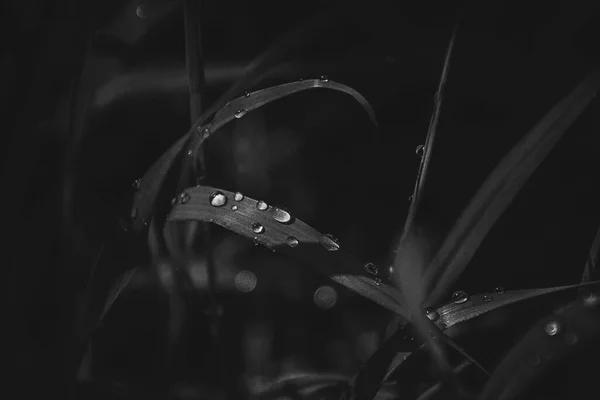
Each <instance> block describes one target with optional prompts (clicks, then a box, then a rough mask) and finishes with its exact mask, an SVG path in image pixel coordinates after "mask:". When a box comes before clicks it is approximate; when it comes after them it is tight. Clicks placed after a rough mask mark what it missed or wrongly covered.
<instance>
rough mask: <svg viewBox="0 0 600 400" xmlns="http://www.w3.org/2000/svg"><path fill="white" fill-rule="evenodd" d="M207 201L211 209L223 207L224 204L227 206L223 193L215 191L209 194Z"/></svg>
mask: <svg viewBox="0 0 600 400" xmlns="http://www.w3.org/2000/svg"><path fill="white" fill-rule="evenodd" d="M208 201H209V202H210V205H211V206H213V207H223V206H224V205H225V204H227V196H225V194H224V193H223V192H220V191H218V190H217V191H214V192H212V193H211V194H210V196H209V197H208Z"/></svg>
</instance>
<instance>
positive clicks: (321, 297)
mask: <svg viewBox="0 0 600 400" xmlns="http://www.w3.org/2000/svg"><path fill="white" fill-rule="evenodd" d="M313 301H314V302H315V304H316V305H317V307H319V308H321V309H323V310H328V309H330V308H331V307H333V306H334V305H335V303H336V302H337V292H336V290H335V289H334V288H332V287H331V286H321V287H320V288H318V289H317V290H315V293H314V294H313Z"/></svg>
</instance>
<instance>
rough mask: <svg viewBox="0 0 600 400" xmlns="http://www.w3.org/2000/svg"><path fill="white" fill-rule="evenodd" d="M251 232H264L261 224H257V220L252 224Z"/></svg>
mask: <svg viewBox="0 0 600 400" xmlns="http://www.w3.org/2000/svg"><path fill="white" fill-rule="evenodd" d="M252 232H254V233H256V234H259V233H264V232H265V227H264V226H262V225H261V224H259V223H258V222H255V223H253V224H252Z"/></svg>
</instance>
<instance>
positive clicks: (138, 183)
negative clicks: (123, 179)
mask: <svg viewBox="0 0 600 400" xmlns="http://www.w3.org/2000/svg"><path fill="white" fill-rule="evenodd" d="M141 183H142V181H141V180H139V179H136V180H135V181H133V183H132V184H131V187H132V188H134V189H135V190H138V189H139V188H140V184H141Z"/></svg>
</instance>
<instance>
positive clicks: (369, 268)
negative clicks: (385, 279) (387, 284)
mask: <svg viewBox="0 0 600 400" xmlns="http://www.w3.org/2000/svg"><path fill="white" fill-rule="evenodd" d="M365 269H366V270H367V272H368V273H370V274H372V275H378V274H379V268H377V266H376V265H375V264H373V263H366V264H365Z"/></svg>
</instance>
